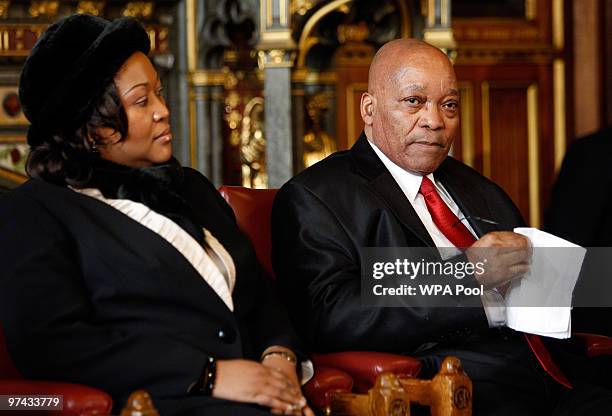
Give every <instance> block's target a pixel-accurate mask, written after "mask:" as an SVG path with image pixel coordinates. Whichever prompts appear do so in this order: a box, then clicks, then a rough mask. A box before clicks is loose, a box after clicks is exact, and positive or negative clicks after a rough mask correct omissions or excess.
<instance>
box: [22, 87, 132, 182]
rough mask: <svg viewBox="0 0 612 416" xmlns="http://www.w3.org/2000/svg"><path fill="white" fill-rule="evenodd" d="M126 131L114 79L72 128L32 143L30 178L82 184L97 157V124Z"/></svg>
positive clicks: (28, 164) (122, 135) (122, 133)
mask: <svg viewBox="0 0 612 416" xmlns="http://www.w3.org/2000/svg"><path fill="white" fill-rule="evenodd" d="M103 127H106V128H110V129H112V130H114V131H115V132H117V133H118V134H119V140H123V139H124V138H125V137H126V135H127V127H128V122H127V115H126V113H125V109H124V108H123V105H122V104H121V99H120V98H119V94H118V93H117V89H116V87H115V83H114V82H113V81H111V82H110V83H109V84H108V85H107V86H106V88H105V89H104V92H103V93H102V95H101V96H100V97H99V98H98V99H97V101H96V102H95V103H94V105H93V107H92V110H91V113H90V115H89V117H88V118H87V121H85V122H84V123H83V125H81V126H80V127H78V128H77V129H75V130H73V131H67V132H63V133H60V134H53V135H51V136H50V137H47V139H46V140H44V142H43V143H42V144H41V145H39V146H36V147H33V148H32V149H31V151H30V154H29V156H28V160H27V162H26V171H27V172H28V175H29V176H30V177H31V178H36V179H42V180H44V181H47V182H52V183H55V184H58V185H70V186H74V187H75V188H82V187H83V186H85V185H86V184H87V183H88V182H89V180H90V179H91V175H92V169H93V162H94V161H95V159H96V158H98V157H100V155H99V153H98V152H97V150H96V147H95V146H94V144H102V142H103V139H102V137H100V136H99V134H98V132H99V129H100V128H103Z"/></svg>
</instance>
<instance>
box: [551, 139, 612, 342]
mask: <svg viewBox="0 0 612 416" xmlns="http://www.w3.org/2000/svg"><path fill="white" fill-rule="evenodd" d="M610 157H612V127H607V128H604V129H603V130H600V131H598V132H597V133H594V134H591V135H589V136H587V137H584V138H581V139H578V140H576V141H575V142H573V143H572V144H571V145H570V146H569V148H568V149H567V153H566V154H565V158H564V160H563V165H562V166H561V170H560V171H559V176H558V177H557V182H556V184H555V187H554V189H553V192H552V197H551V199H550V204H549V206H548V210H547V211H546V216H545V229H546V231H548V232H550V233H553V234H555V235H558V236H560V237H562V238H565V239H566V240H569V241H571V242H573V243H576V244H579V245H581V246H583V247H597V248H595V249H592V248H591V249H589V251H588V252H587V255H586V257H585V261H584V266H583V270H582V275H581V278H580V280H579V281H578V284H577V287H576V291H575V298H574V301H575V304H576V305H577V306H578V307H576V308H574V309H573V310H572V320H573V321H572V324H573V327H574V329H575V330H576V331H583V332H593V333H598V334H605V335H608V336H612V323H611V322H610V315H611V312H612V308H610V306H612V302H611V301H610V293H611V292H612V261H611V260H610V252H609V248H607V247H610V246H612V169H610ZM584 306H586V308H585V307H584Z"/></svg>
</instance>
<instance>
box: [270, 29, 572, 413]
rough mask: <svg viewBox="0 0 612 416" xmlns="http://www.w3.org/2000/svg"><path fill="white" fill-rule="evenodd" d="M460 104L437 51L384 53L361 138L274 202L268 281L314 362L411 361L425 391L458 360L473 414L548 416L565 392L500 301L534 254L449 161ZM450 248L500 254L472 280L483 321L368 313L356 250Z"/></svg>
mask: <svg viewBox="0 0 612 416" xmlns="http://www.w3.org/2000/svg"><path fill="white" fill-rule="evenodd" d="M458 103H459V92H458V88H457V81H456V77H455V74H454V70H453V68H452V65H451V63H450V62H449V60H448V59H447V57H446V56H445V55H444V54H443V53H441V52H440V51H439V50H438V49H436V48H434V47H432V46H430V45H427V44H425V43H422V42H419V41H415V40H408V39H401V40H396V41H393V42H390V43H388V44H386V45H385V46H383V47H382V48H381V49H380V50H379V51H378V53H377V54H376V56H375V58H374V60H373V62H372V65H371V67H370V74H369V85H368V92H367V93H365V94H363V96H362V99H361V115H362V118H363V120H364V122H365V129H364V133H363V134H362V135H361V137H360V138H359V140H358V141H357V142H356V144H355V145H354V146H353V147H352V148H351V149H350V150H349V151H344V152H338V153H336V154H334V155H332V156H330V157H328V158H327V159H325V160H324V161H322V162H320V163H318V164H317V165H315V166H313V167H311V168H309V169H307V170H305V171H304V172H302V173H301V174H299V175H297V176H296V177H295V178H293V179H292V180H291V181H289V182H288V183H287V184H285V185H284V186H283V188H282V189H281V190H280V191H279V193H278V195H277V197H276V201H275V205H274V210H273V215H272V222H273V224H272V227H273V228H272V232H273V262H274V267H275V270H276V273H277V275H278V279H279V285H280V288H281V290H282V291H283V294H284V297H285V299H286V301H287V305H288V307H289V310H290V314H291V316H292V319H293V322H294V324H295V326H296V327H297V329H298V331H300V332H301V335H302V337H303V338H304V340H305V341H306V342H307V343H308V344H309V345H310V347H311V348H312V349H313V350H316V351H339V350H355V349H360V350H377V351H393V352H401V353H409V354H412V355H417V356H418V357H419V358H420V359H421V361H422V363H423V365H424V369H423V372H422V374H421V375H422V376H424V377H427V376H428V375H432V374H433V373H435V372H436V371H437V370H438V368H439V365H440V363H441V360H442V359H443V358H444V357H445V356H447V355H455V356H457V357H459V358H460V359H461V361H462V363H463V366H464V368H465V370H466V372H467V373H468V375H469V376H470V377H471V378H472V381H473V383H474V409H475V413H476V414H487V415H490V414H508V415H517V414H522V415H525V414H542V412H549V411H550V410H551V409H552V408H553V407H555V406H556V405H557V404H558V401H557V398H558V397H559V395H558V393H559V392H560V391H562V390H563V389H565V387H561V386H560V385H559V383H557V382H555V381H553V377H555V378H556V380H557V381H558V382H560V383H563V384H566V385H569V382H568V381H567V380H566V379H565V378H564V376H563V374H561V373H560V372H559V369H558V368H556V367H555V366H554V363H553V362H552V361H551V359H550V355H547V351H546V348H545V347H544V345H543V344H542V343H541V340H540V339H539V338H537V337H532V338H531V339H530V341H529V345H528V343H527V342H526V340H525V337H524V336H523V334H520V333H516V332H514V331H511V330H509V329H507V328H503V325H504V316H503V315H504V314H503V313H500V311H501V310H502V309H501V308H499V307H498V306H503V299H502V297H501V295H500V291H503V290H504V287H505V284H506V283H507V282H509V281H510V280H512V279H515V278H520V276H522V275H523V274H524V273H525V271H526V270H527V269H528V262H529V255H530V254H529V251H530V250H529V242H528V240H527V239H526V238H524V237H523V236H521V235H518V234H515V233H513V232H511V230H512V229H513V228H514V227H517V226H521V225H523V220H522V218H521V216H520V214H519V212H518V210H517V208H516V207H515V205H514V204H513V203H512V201H511V200H510V198H509V197H508V196H507V195H506V194H505V193H504V192H503V191H502V190H501V188H499V187H498V186H497V185H495V184H494V183H492V182H491V181H489V180H487V179H486V178H484V177H483V176H481V175H480V174H478V173H477V172H476V171H474V170H472V169H471V168H469V167H467V166H465V165H463V164H462V163H460V162H458V161H456V160H454V159H453V158H451V157H448V156H447V155H448V152H449V149H450V147H451V144H452V142H453V139H454V137H455V135H456V132H457V128H458V125H459V115H458ZM453 246H454V247H459V248H467V249H466V250H465V252H464V255H465V256H466V258H467V259H468V260H470V261H472V262H476V261H477V260H478V259H479V256H480V255H481V252H480V251H479V248H495V247H504V248H505V249H506V250H505V252H504V254H503V255H498V256H493V257H491V258H489V259H488V260H489V266H490V267H489V268H488V269H487V271H486V272H485V273H484V274H481V275H480V276H474V277H472V278H473V279H476V281H475V282H473V283H476V284H482V285H483V286H484V287H485V289H487V290H486V291H485V294H484V295H483V296H482V306H481V307H477V308H460V307H457V308H431V307H420V308H416V307H413V308H384V307H369V306H364V305H363V304H362V299H361V293H360V291H361V270H362V268H363V267H364V258H363V253H362V248H363V247H453ZM407 250H410V249H407ZM416 259H418V257H417V258H416ZM530 346H531V347H532V349H533V350H534V352H535V354H534V353H532V351H531V350H530ZM536 358H537V360H536ZM538 361H540V362H541V363H542V364H543V366H544V367H545V368H546V369H547V370H548V372H549V373H552V375H553V377H551V376H549V375H548V374H547V373H546V372H544V371H543V368H542V367H541V366H540V365H539V364H538Z"/></svg>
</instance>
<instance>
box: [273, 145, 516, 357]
mask: <svg viewBox="0 0 612 416" xmlns="http://www.w3.org/2000/svg"><path fill="white" fill-rule="evenodd" d="M434 175H435V177H436V180H438V181H441V182H442V183H443V184H444V187H445V188H446V189H447V190H448V192H449V193H450V194H451V196H452V197H453V200H454V201H455V202H456V203H457V205H458V206H459V207H460V209H461V211H462V212H463V214H464V215H465V216H466V217H470V216H471V217H480V218H484V219H489V220H493V221H495V222H497V223H498V225H493V224H490V223H487V222H482V221H478V220H475V219H472V220H470V224H471V226H472V227H473V229H474V230H475V231H476V233H477V234H478V235H479V236H481V235H483V234H485V233H487V232H490V231H495V230H512V229H513V228H514V227H516V226H522V225H523V220H522V218H521V215H520V213H519V211H518V210H517V208H516V207H515V205H514V204H513V203H512V201H511V200H510V198H509V197H508V196H507V195H506V194H505V193H504V192H503V191H502V190H501V188H499V187H498V186H497V185H495V184H494V183H493V182H491V181H489V180H488V179H486V178H484V177H483V176H481V175H480V174H479V173H477V172H476V171H474V170H473V169H471V168H469V167H467V166H466V165H464V164H462V163H460V162H458V161H456V160H455V159H453V158H451V157H447V158H446V160H445V161H444V162H443V163H442V164H441V165H440V167H439V168H438V169H437V170H436V171H435V172H434ZM272 239H273V251H272V257H273V263H274V268H275V272H276V273H277V276H278V281H279V287H280V289H281V291H282V294H283V296H284V299H285V301H286V302H287V305H288V308H289V312H290V316H291V318H292V319H293V323H294V326H295V327H296V329H297V330H298V332H300V333H301V335H302V337H303V339H304V340H305V341H307V343H308V344H310V347H311V348H312V349H313V350H315V351H335V350H336V351H338V350H348V349H350V350H355V349H362V350H377V351H396V352H410V351H412V350H413V349H415V348H417V347H418V346H419V345H421V344H423V343H426V342H438V341H445V340H452V339H458V338H461V337H464V336H468V335H469V334H470V333H471V332H474V331H480V330H482V331H485V330H486V329H487V328H488V324H487V319H486V315H485V313H484V309H483V308H482V307H480V308H411V309H406V308H379V307H365V306H362V305H361V299H360V279H361V277H360V276H361V271H360V266H361V258H360V248H361V247H424V246H430V247H433V246H434V243H433V241H432V239H431V237H430V236H429V234H428V232H427V230H426V229H425V226H424V225H423V223H422V222H421V221H420V219H419V217H418V216H417V214H416V212H415V211H414V209H413V208H412V206H411V204H410V202H409V201H408V200H407V199H406V197H405V195H404V194H403V192H402V191H401V189H400V187H399V185H398V184H397V183H396V182H395V180H394V179H393V177H392V176H391V174H390V173H389V171H388V170H387V169H386V168H385V166H384V165H383V163H382V162H381V161H380V159H379V158H378V156H377V155H376V154H375V153H374V151H373V150H372V148H371V146H370V144H369V143H368V141H367V139H366V137H365V135H363V134H362V135H361V137H360V138H359V140H358V141H357V143H356V144H355V145H354V146H353V147H352V148H351V149H350V150H348V151H343V152H338V153H335V154H333V155H332V156H330V157H328V158H326V159H325V160H323V161H321V162H320V163H318V164H316V165H314V166H313V167H310V168H309V169H306V170H305V171H304V172H302V173H301V174H299V175H297V176H296V177H294V178H293V179H292V180H290V181H289V182H288V183H287V184H285V185H284V186H283V187H282V189H281V190H280V191H279V193H278V194H277V197H276V200H275V203H274V208H273V214H272Z"/></svg>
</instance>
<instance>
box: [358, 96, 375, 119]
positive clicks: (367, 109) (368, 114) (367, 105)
mask: <svg viewBox="0 0 612 416" xmlns="http://www.w3.org/2000/svg"><path fill="white" fill-rule="evenodd" d="M375 106H376V98H374V96H373V95H372V94H370V93H369V92H364V93H363V94H362V95H361V104H360V109H361V118H362V120H363V122H364V123H365V125H366V126H371V125H372V123H373V122H374V107H375Z"/></svg>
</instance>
